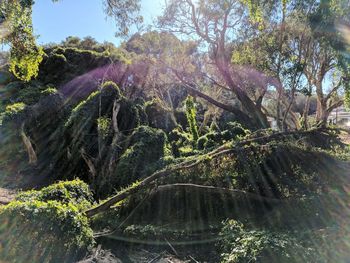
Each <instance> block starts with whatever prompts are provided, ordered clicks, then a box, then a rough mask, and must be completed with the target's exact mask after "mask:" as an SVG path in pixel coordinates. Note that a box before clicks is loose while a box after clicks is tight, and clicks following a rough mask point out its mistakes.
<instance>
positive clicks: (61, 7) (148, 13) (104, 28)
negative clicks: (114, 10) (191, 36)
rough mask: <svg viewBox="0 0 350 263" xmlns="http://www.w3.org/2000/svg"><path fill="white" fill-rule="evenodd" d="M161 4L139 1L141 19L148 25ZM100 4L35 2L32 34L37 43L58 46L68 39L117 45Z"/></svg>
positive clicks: (62, 0) (93, 1)
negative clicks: (51, 43)
mask: <svg viewBox="0 0 350 263" xmlns="http://www.w3.org/2000/svg"><path fill="white" fill-rule="evenodd" d="M163 1H164V0H142V2H141V3H142V12H141V14H142V16H143V17H144V18H145V22H146V23H150V22H151V21H152V19H154V18H156V17H157V15H159V14H160V13H161V7H162V4H161V3H163ZM102 2H103V0H60V1H59V2H57V3H52V1H51V0H35V4H34V6H33V26H34V33H35V34H36V35H38V36H39V37H38V43H39V44H44V43H50V42H56V43H57V42H60V41H62V40H64V39H65V38H66V37H67V36H79V37H81V38H82V37H85V36H92V37H94V38H95V39H96V40H97V41H99V42H103V41H109V42H113V43H115V44H116V45H118V44H119V43H120V39H117V38H116V37H115V35H114V33H115V32H116V26H115V23H114V22H113V20H111V19H106V15H105V14H104V12H103V4H102Z"/></svg>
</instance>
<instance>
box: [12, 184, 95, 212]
mask: <svg viewBox="0 0 350 263" xmlns="http://www.w3.org/2000/svg"><path fill="white" fill-rule="evenodd" d="M16 200H17V201H21V202H28V201H31V202H34V201H41V202H48V201H58V202H60V203H62V204H65V205H67V204H69V203H72V204H74V205H75V206H76V207H77V208H79V209H80V210H85V209H87V208H89V207H91V205H92V204H93V202H94V199H93V196H92V193H91V191H90V189H89V186H88V185H87V184H86V183H84V182H83V181H81V180H79V179H75V180H73V181H62V182H58V183H56V184H52V185H50V186H48V187H45V188H43V189H41V190H40V191H37V190H31V191H26V192H22V193H19V194H18V195H17V196H16Z"/></svg>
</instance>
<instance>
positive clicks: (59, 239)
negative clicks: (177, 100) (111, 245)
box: [0, 201, 94, 262]
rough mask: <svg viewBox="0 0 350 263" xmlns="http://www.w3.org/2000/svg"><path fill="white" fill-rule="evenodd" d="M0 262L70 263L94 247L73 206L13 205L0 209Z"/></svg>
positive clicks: (88, 229) (84, 221)
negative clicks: (0, 260)
mask: <svg viewBox="0 0 350 263" xmlns="http://www.w3.org/2000/svg"><path fill="white" fill-rule="evenodd" d="M0 222H1V228H0V258H1V259H2V260H5V261H11V262H73V261H76V260H77V259H78V258H79V257H80V256H81V255H82V253H84V252H85V251H86V250H87V249H88V248H89V247H91V246H92V245H93V243H94V240H93V235H92V234H93V233H92V230H91V228H90V227H89V225H88V220H87V218H86V217H85V216H84V215H82V214H81V213H80V212H79V209H78V208H77V207H76V206H74V205H73V204H72V203H68V204H61V203H59V202H57V201H48V202H41V201H28V202H21V201H14V202H11V203H10V204H9V205H7V206H5V207H2V208H1V209H0Z"/></svg>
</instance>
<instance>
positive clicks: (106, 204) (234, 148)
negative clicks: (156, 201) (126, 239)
mask: <svg viewBox="0 0 350 263" xmlns="http://www.w3.org/2000/svg"><path fill="white" fill-rule="evenodd" d="M321 130H324V129H323V128H318V129H313V130H308V131H301V132H300V131H290V132H280V133H274V134H271V135H267V136H261V137H257V138H251V139H247V140H243V141H239V142H237V143H235V144H234V145H232V144H225V145H222V146H220V147H218V148H216V149H215V150H213V151H211V152H209V153H206V154H203V155H200V156H194V157H193V158H192V159H191V160H187V161H184V162H181V163H179V164H176V165H173V166H170V167H168V168H165V169H162V170H160V171H157V172H155V173H153V174H152V175H150V176H149V177H146V178H145V179H143V180H142V181H140V182H138V183H136V184H134V185H133V186H131V187H129V188H127V189H125V190H123V191H121V192H119V193H117V194H116V195H114V196H112V197H111V198H109V199H107V200H105V201H103V202H102V203H101V204H99V205H97V206H96V207H93V208H91V209H89V210H87V211H85V213H86V215H87V217H89V218H90V217H92V216H94V215H97V214H99V213H101V212H104V211H106V210H108V209H109V208H110V207H111V206H113V205H114V204H116V203H118V202H120V201H122V200H124V199H125V198H127V197H129V196H130V195H132V194H135V193H137V192H138V191H140V190H142V189H145V188H147V187H150V186H152V185H153V184H152V183H153V182H154V181H155V180H157V179H159V178H162V177H167V176H169V175H171V174H173V173H175V172H178V171H181V170H186V169H190V168H193V167H196V166H197V165H199V164H201V163H202V162H204V161H205V160H208V158H217V157H219V156H222V155H225V154H232V153H235V152H238V151H241V150H242V147H243V146H245V145H248V144H250V143H253V142H263V141H267V140H272V139H276V138H279V137H285V136H292V135H299V136H300V135H307V134H310V133H314V132H316V131H321Z"/></svg>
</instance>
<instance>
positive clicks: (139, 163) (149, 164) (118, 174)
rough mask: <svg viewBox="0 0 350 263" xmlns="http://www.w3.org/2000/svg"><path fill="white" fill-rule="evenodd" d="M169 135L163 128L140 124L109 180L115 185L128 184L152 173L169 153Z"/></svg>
mask: <svg viewBox="0 0 350 263" xmlns="http://www.w3.org/2000/svg"><path fill="white" fill-rule="evenodd" d="M168 153H169V152H168V149H167V137H166V135H165V133H164V132H163V131H162V130H158V129H154V128H151V127H148V126H139V127H138V128H137V129H136V130H135V131H134V132H133V133H132V134H131V136H130V138H129V147H128V148H127V149H126V151H125V152H124V153H123V154H122V155H121V157H120V160H119V162H118V164H117V166H116V168H115V174H114V175H113V177H112V178H111V181H110V182H108V183H109V184H110V185H112V186H114V187H121V186H126V185H128V184H130V183H132V182H133V181H135V180H137V179H139V178H142V177H144V176H147V175H150V174H151V173H152V172H154V171H155V170H156V169H157V168H159V166H160V162H161V159H162V158H163V157H165V156H166V155H167V154H168Z"/></svg>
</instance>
